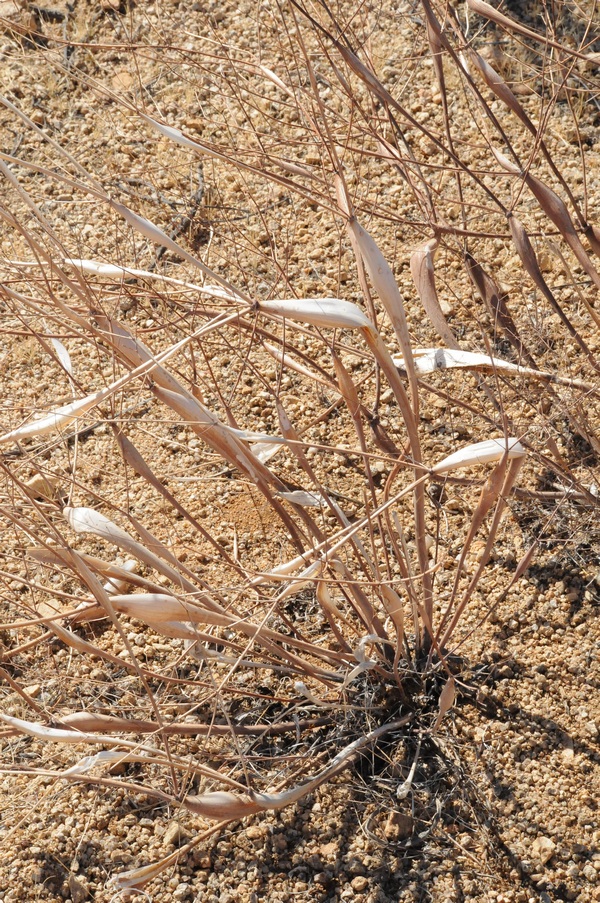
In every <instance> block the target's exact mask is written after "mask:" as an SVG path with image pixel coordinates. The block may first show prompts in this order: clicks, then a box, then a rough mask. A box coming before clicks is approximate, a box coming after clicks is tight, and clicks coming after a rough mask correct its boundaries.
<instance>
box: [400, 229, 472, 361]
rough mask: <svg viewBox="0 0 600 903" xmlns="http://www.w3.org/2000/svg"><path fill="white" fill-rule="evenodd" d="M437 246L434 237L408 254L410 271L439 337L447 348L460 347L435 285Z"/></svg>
mask: <svg viewBox="0 0 600 903" xmlns="http://www.w3.org/2000/svg"><path fill="white" fill-rule="evenodd" d="M437 246H438V242H437V240H436V239H432V240H431V241H428V242H425V244H424V245H422V246H421V247H420V248H417V249H416V251H413V253H412V254H411V256H410V272H411V274H412V277H413V281H414V283H415V285H416V287H417V293H418V295H419V298H420V300H421V303H422V305H423V307H424V309H425V313H426V314H427V316H428V317H429V319H430V320H431V322H432V323H433V326H434V327H435V330H436V332H437V334H438V335H439V337H440V338H441V339H442V341H444V342H445V343H446V345H447V346H448V348H460V345H459V343H458V342H457V340H456V337H455V335H454V333H453V332H452V330H451V329H450V327H449V326H448V321H447V320H446V317H445V316H444V314H443V311H442V307H441V305H440V301H439V298H438V294H437V290H436V287H435V270H434V265H433V263H434V255H435V252H436V249H437Z"/></svg>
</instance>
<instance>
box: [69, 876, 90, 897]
mask: <svg viewBox="0 0 600 903" xmlns="http://www.w3.org/2000/svg"><path fill="white" fill-rule="evenodd" d="M69 892H70V894H71V900H72V901H73V903H83V901H84V900H87V899H88V898H89V895H90V892H89V890H88V886H87V884H86V883H85V881H84V880H83V879H82V878H76V877H75V875H69Z"/></svg>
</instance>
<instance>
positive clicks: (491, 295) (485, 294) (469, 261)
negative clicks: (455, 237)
mask: <svg viewBox="0 0 600 903" xmlns="http://www.w3.org/2000/svg"><path fill="white" fill-rule="evenodd" d="M464 259H465V265H466V268H467V273H468V275H469V279H470V280H471V282H472V283H473V285H474V287H475V289H476V291H477V292H478V294H479V296H480V298H482V300H483V301H484V303H485V306H486V307H487V309H488V313H489V315H490V318H491V320H492V323H493V324H494V328H495V327H496V325H498V326H499V327H500V329H501V330H502V332H503V333H504V335H505V336H506V338H507V339H508V341H509V342H510V343H511V345H512V346H513V347H514V348H515V350H516V351H517V354H518V355H519V358H521V359H522V360H524V361H526V362H527V364H528V365H529V366H530V367H533V368H534V369H535V368H536V363H535V360H534V358H533V357H532V355H531V354H530V352H529V349H528V348H527V347H526V346H525V345H524V344H523V341H522V339H521V336H520V335H519V330H518V328H517V326H516V324H515V321H514V320H513V318H512V314H511V312H510V310H509V309H508V305H507V303H506V297H505V295H504V293H503V292H502V291H501V290H500V289H499V288H498V286H497V285H496V283H495V282H494V280H493V279H492V277H491V276H490V275H489V274H488V273H486V271H485V270H484V268H483V267H482V266H481V264H479V263H478V262H477V261H476V260H475V258H474V257H473V256H472V254H469V253H468V252H467V253H466V254H465V258H464Z"/></svg>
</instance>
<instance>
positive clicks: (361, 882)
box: [351, 875, 369, 894]
mask: <svg viewBox="0 0 600 903" xmlns="http://www.w3.org/2000/svg"><path fill="white" fill-rule="evenodd" d="M351 883H352V890H354V891H356V893H357V894H360V893H362V891H363V890H366V889H367V887H368V886H369V881H368V879H367V878H365V876H364V875H357V876H356V878H353V879H352V882H351Z"/></svg>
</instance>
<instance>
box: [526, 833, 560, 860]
mask: <svg viewBox="0 0 600 903" xmlns="http://www.w3.org/2000/svg"><path fill="white" fill-rule="evenodd" d="M555 850H556V844H555V843H554V841H553V840H550V838H549V837H543V836H542V837H536V839H535V840H534V841H533V843H532V845H531V853H532V855H533V856H534V857H535V858H536V859H537V860H538V861H539V862H541V863H542V865H546V863H547V862H549V861H550V859H552V857H553V856H554V853H555Z"/></svg>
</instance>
